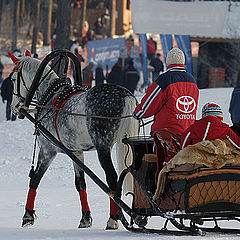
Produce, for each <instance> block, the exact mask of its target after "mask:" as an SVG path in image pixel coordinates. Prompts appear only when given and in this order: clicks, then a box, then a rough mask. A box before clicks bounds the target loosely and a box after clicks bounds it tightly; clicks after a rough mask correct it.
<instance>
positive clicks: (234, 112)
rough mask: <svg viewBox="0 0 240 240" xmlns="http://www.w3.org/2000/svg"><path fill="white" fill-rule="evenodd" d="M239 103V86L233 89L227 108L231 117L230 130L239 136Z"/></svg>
mask: <svg viewBox="0 0 240 240" xmlns="http://www.w3.org/2000/svg"><path fill="white" fill-rule="evenodd" d="M239 103H240V86H236V87H235V88H234V89H233V92H232V96H231V101H230V107H229V113H230V116H231V120H232V123H233V125H232V126H231V129H232V130H233V131H234V132H235V133H236V134H237V135H238V136H240V110H239Z"/></svg>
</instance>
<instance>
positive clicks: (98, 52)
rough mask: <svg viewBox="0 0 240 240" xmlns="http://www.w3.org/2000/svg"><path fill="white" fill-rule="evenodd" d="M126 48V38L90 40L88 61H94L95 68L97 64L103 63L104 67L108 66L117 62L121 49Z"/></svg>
mask: <svg viewBox="0 0 240 240" xmlns="http://www.w3.org/2000/svg"><path fill="white" fill-rule="evenodd" d="M123 47H124V48H125V38H115V39H111V38H108V39H103V40H95V41H89V42H88V47H87V50H88V63H90V62H93V63H94V65H95V66H94V69H95V68H96V66H97V64H101V65H102V66H103V68H104V69H106V65H108V68H109V69H110V68H112V66H113V65H114V64H115V63H116V62H117V60H118V58H119V56H120V49H122V48H123Z"/></svg>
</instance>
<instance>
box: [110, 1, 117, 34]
mask: <svg viewBox="0 0 240 240" xmlns="http://www.w3.org/2000/svg"><path fill="white" fill-rule="evenodd" d="M110 34H111V37H113V36H114V35H115V34H116V0H112V1H111V32H110Z"/></svg>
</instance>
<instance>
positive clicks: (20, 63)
mask: <svg viewBox="0 0 240 240" xmlns="http://www.w3.org/2000/svg"><path fill="white" fill-rule="evenodd" d="M9 56H10V57H11V59H12V61H13V63H14V64H15V68H14V73H13V74H12V80H13V99H12V104H11V108H12V110H13V112H14V113H15V114H17V113H18V112H19V107H20V106H22V105H23V104H24V102H25V100H26V96H27V94H28V91H29V89H30V87H31V85H32V83H33V80H34V77H35V75H36V72H37V70H38V68H39V66H40V64H41V61H40V60H38V59H36V58H32V57H31V54H30V52H29V51H26V54H25V56H23V57H20V58H17V57H15V56H14V55H13V54H11V53H9ZM49 69H50V67H49V66H47V68H46V69H45V71H49ZM52 72H53V71H52ZM52 74H53V75H54V76H55V75H56V74H55V73H52Z"/></svg>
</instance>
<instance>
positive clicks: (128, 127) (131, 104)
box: [116, 97, 139, 192]
mask: <svg viewBox="0 0 240 240" xmlns="http://www.w3.org/2000/svg"><path fill="white" fill-rule="evenodd" d="M136 104H137V101H136V99H135V98H134V97H126V98H125V107H124V111H123V116H126V115H131V114H132V113H133V111H134V109H135V107H136ZM119 131H120V132H119V133H120V134H119V135H118V136H120V137H119V139H118V142H117V145H116V154H117V164H118V173H119V174H120V173H121V172H122V171H123V170H124V169H125V168H126V164H127V166H130V165H131V163H132V159H133V154H132V151H131V149H129V152H128V154H127V151H128V147H127V146H126V145H125V144H123V143H122V139H123V138H124V137H125V136H127V137H134V136H138V132H139V121H137V120H136V119H134V118H133V117H129V118H124V119H122V120H121V123H120V127H119ZM125 163H126V164H125ZM123 191H124V192H129V191H131V192H132V191H133V177H132V175H131V174H127V177H126V178H125V180H124V185H123Z"/></svg>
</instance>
